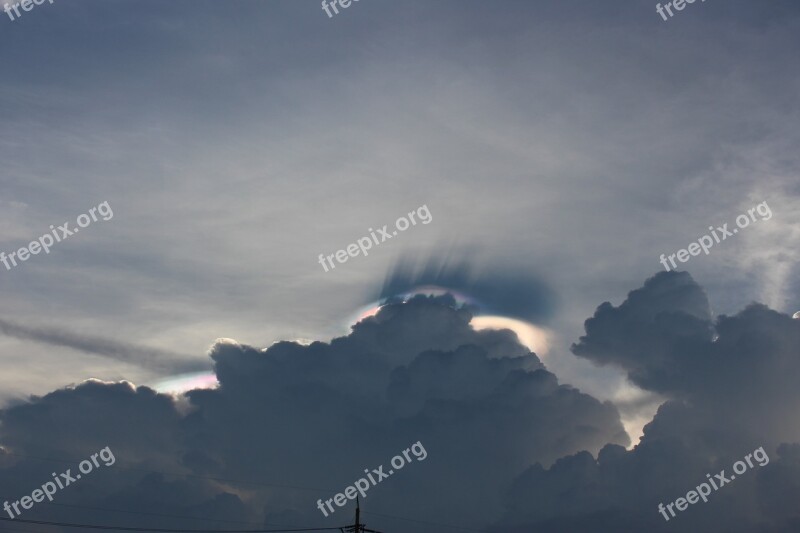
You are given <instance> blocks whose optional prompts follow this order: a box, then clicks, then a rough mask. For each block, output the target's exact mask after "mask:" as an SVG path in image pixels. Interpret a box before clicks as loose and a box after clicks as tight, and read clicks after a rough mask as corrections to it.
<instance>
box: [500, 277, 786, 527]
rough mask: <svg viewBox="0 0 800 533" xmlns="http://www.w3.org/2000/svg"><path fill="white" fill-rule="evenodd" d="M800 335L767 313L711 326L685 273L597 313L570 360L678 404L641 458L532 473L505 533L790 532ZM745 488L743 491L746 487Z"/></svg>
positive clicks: (580, 457)
mask: <svg viewBox="0 0 800 533" xmlns="http://www.w3.org/2000/svg"><path fill="white" fill-rule="evenodd" d="M798 346H800V324H798V322H797V321H796V320H792V319H791V318H790V317H789V316H787V315H784V314H781V313H777V312H775V311H772V310H770V309H768V308H766V307H765V306H762V305H757V304H754V305H751V306H749V307H747V308H746V309H744V310H743V311H742V312H740V313H739V314H737V315H735V316H732V317H727V316H721V317H719V318H718V319H717V320H716V321H712V319H711V318H710V316H709V313H708V302H707V301H706V298H705V295H704V293H703V291H702V289H701V288H700V287H699V286H697V284H696V283H694V281H693V280H692V279H691V277H690V276H689V275H688V274H686V273H660V274H658V275H656V276H655V277H653V278H651V279H649V280H647V282H646V283H645V285H644V287H643V288H641V289H638V290H636V291H633V292H631V293H630V294H629V295H628V298H627V300H626V301H625V302H623V303H622V304H621V305H620V306H619V307H613V306H612V305H610V304H609V303H607V302H606V303H604V304H603V305H601V306H600V307H599V308H598V310H597V312H596V313H595V315H594V317H593V318H591V319H589V320H587V321H586V335H585V336H584V337H582V338H581V340H580V342H579V343H577V344H576V345H575V346H574V347H573V349H574V351H575V353H576V354H577V355H579V356H581V357H586V358H588V359H590V360H593V361H595V362H598V363H602V364H613V365H618V366H620V367H621V368H623V369H625V370H626V371H627V372H628V373H629V376H630V377H631V379H632V380H633V381H635V382H636V383H637V384H639V385H640V386H642V387H644V388H646V389H649V390H653V391H658V392H659V393H661V394H663V395H665V396H667V397H668V398H671V399H670V401H668V402H667V403H665V404H664V405H662V406H661V408H660V409H659V410H658V413H657V414H656V416H655V418H654V420H653V421H652V422H651V423H650V424H648V425H647V426H646V427H645V431H644V436H643V438H642V440H641V441H640V443H639V445H637V446H636V447H635V448H634V449H633V450H631V451H626V450H624V449H623V448H621V447H619V446H614V445H609V446H607V447H605V448H604V449H603V450H602V451H601V452H600V454H599V456H598V457H597V459H596V460H595V458H593V457H592V456H591V455H590V454H588V453H580V454H575V455H572V456H570V457H565V458H563V459H561V460H560V461H558V462H557V463H556V464H555V465H553V466H552V467H551V468H549V469H545V468H542V467H541V466H538V465H536V466H534V467H531V468H529V469H528V470H527V471H526V472H525V473H524V474H523V475H521V476H520V477H519V478H518V479H517V480H516V482H515V485H514V488H513V489H512V491H510V493H509V499H508V505H509V511H508V515H507V517H506V519H505V521H504V522H503V523H502V525H501V526H499V527H498V529H497V530H498V531H505V532H512V531H522V530H523V528H524V530H525V531H530V530H531V529H534V530H537V531H545V532H548V531H565V530H569V531H572V532H577V533H580V532H587V533H588V532H589V531H593V532H612V531H613V532H616V531H634V530H635V531H698V532H699V531H703V532H722V531H734V532H740V531H741V532H745V531H763V532H767V531H770V532H782V531H791V530H792V527H796V525H797V523H798V522H797V516H796V513H795V512H794V511H792V509H794V507H793V506H790V505H787V503H786V502H787V501H788V500H787V498H792V497H797V494H798V488H799V487H800V483H798V479H800V478H799V477H798V473H800V472H799V471H798V464H799V463H798V457H800V456H799V455H798V453H797V450H798V449H800V445H798V442H800V428H798V427H797V425H796V424H794V423H793V422H791V421H792V420H794V418H795V417H796V413H797V410H798V408H800V392H799V391H798V389H797V386H796V382H795V379H794V376H796V375H797V374H798V372H800V357H798V355H800V352H799V351H798ZM760 446H763V447H764V449H765V451H766V453H767V454H768V456H769V458H770V462H769V464H768V465H766V466H764V467H758V466H756V467H755V469H753V470H749V471H748V472H747V473H746V474H745V475H742V476H739V477H737V479H736V481H735V483H733V484H731V485H730V486H726V487H724V490H720V491H719V492H714V493H712V495H711V496H710V497H709V502H708V503H702V502H701V503H698V504H695V505H691V506H690V508H689V510H687V511H685V512H682V513H678V516H677V517H675V518H672V519H671V520H670V522H669V523H667V522H666V521H665V520H664V519H663V517H662V516H661V515H660V514H659V513H658V507H657V506H658V504H659V503H664V504H667V503H670V502H672V501H674V500H675V499H676V498H678V497H681V496H685V495H686V493H687V492H688V491H689V490H692V489H693V488H694V487H696V486H697V485H698V484H700V483H702V482H704V481H705V475H706V474H707V473H711V474H712V475H713V474H716V473H718V472H719V471H720V470H722V469H725V470H726V471H727V472H728V473H730V472H731V466H732V464H733V463H734V462H735V461H737V460H739V459H742V458H743V457H744V456H745V455H746V454H747V453H750V452H752V451H753V450H755V449H756V448H758V447H760ZM739 478H741V479H739Z"/></svg>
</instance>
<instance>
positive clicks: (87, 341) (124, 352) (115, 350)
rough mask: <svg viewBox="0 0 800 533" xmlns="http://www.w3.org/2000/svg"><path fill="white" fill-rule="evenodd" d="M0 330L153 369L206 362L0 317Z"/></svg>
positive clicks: (190, 366)
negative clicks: (18, 322) (25, 324)
mask: <svg viewBox="0 0 800 533" xmlns="http://www.w3.org/2000/svg"><path fill="white" fill-rule="evenodd" d="M0 332H2V333H3V334H5V335H8V336H10V337H15V338H17V339H25V340H32V341H34V342H41V343H44V344H50V345H52V346H64V347H66V348H72V349H73V350H78V351H81V352H84V353H89V354H94V355H101V356H103V357H108V358H109V359H114V360H116V361H122V362H124V363H129V364H133V365H137V366H141V367H144V368H148V369H153V370H160V371H164V370H169V371H172V372H191V371H198V370H204V369H207V368H208V364H207V363H205V362H202V361H197V360H194V361H193V360H192V358H191V357H190V356H187V355H181V354H178V353H174V352H169V351H165V350H158V349H155V348H148V347H145V346H140V345H136V344H130V343H125V342H119V341H115V340H111V339H107V338H103V337H95V336H90V335H80V334H76V333H72V332H69V331H65V330H63V329H59V328H53V327H29V326H23V325H21V324H16V323H14V322H10V321H8V320H3V319H0Z"/></svg>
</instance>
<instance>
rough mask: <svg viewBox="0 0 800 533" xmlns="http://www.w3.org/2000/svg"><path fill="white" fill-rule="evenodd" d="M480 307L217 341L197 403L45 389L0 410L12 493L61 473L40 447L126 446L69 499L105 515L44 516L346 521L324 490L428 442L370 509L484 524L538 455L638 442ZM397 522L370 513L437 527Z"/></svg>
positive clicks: (545, 458) (71, 453)
mask: <svg viewBox="0 0 800 533" xmlns="http://www.w3.org/2000/svg"><path fill="white" fill-rule="evenodd" d="M471 318H472V315H471V312H470V311H469V310H468V309H465V308H458V307H457V306H456V304H455V301H454V300H453V298H452V297H450V296H442V297H423V296H418V297H415V298H412V299H411V300H409V301H408V302H406V303H403V304H399V303H398V304H390V305H387V306H385V307H383V308H382V309H381V311H380V312H379V313H378V314H377V315H375V316H374V317H371V318H368V319H365V320H363V321H362V322H360V323H358V324H357V325H355V326H354V327H353V330H352V332H351V333H350V334H349V335H348V336H346V337H342V338H337V339H334V340H333V341H332V342H331V343H329V344H328V343H321V342H315V343H313V344H311V345H308V346H301V345H299V344H295V343H290V342H281V343H277V344H274V345H272V346H271V347H269V348H267V349H257V348H253V347H250V346H245V345H241V344H238V343H236V342H235V341H230V340H226V341H219V342H218V343H217V344H215V345H214V347H213V348H212V350H211V357H212V359H213V361H214V363H215V368H216V372H217V376H218V379H219V382H220V386H219V388H218V389H215V390H195V391H191V392H190V393H188V395H187V401H186V402H176V401H175V400H173V399H172V398H170V397H168V396H164V395H158V394H156V393H154V392H153V391H151V390H150V389H147V388H144V387H140V388H134V387H133V386H131V385H128V384H104V383H100V382H97V381H92V382H87V383H84V384H82V385H79V386H77V387H74V388H70V389H64V390H59V391H56V392H53V393H51V394H49V395H47V396H44V397H42V398H33V399H32V400H31V401H30V402H29V403H27V404H24V405H19V406H16V407H12V408H9V409H7V410H5V411H3V412H2V413H0V422H2V425H1V426H0V443H2V445H3V446H4V448H5V449H6V450H7V452H9V453H8V454H6V455H2V454H0V461H2V463H0V465H2V466H1V467H0V468H1V470H0V494H3V495H14V494H24V493H25V492H26V491H28V486H27V480H29V479H40V478H43V476H44V477H46V474H47V473H49V472H50V470H52V469H53V464H52V462H46V461H42V458H50V459H53V458H54V459H61V458H66V459H69V458H80V457H82V456H83V455H85V453H86V451H87V450H95V449H97V448H98V446H100V447H103V446H110V447H111V449H113V450H114V453H115V455H116V458H117V464H116V465H115V467H114V468H113V469H108V470H107V471H103V472H101V473H98V475H97V476H96V478H92V479H86V480H85V482H82V483H84V484H85V486H86V488H85V490H83V492H81V493H78V492H77V491H75V493H74V494H73V493H70V494H67V493H65V494H64V496H63V501H59V503H66V504H70V505H79V506H87V507H90V508H91V509H89V508H84V507H64V506H62V507H55V506H51V505H44V504H41V505H39V507H40V508H41V509H39V507H37V513H40V514H38V515H37V517H45V518H51V519H52V518H57V519H59V520H62V521H84V522H86V521H88V522H92V523H105V524H108V523H113V524H120V523H121V521H122V520H123V519H124V522H125V524H126V525H130V524H131V523H134V524H136V525H140V526H151V527H152V526H156V525H158V526H164V524H166V525H167V527H168V526H170V525H172V526H180V527H190V526H195V527H197V526H198V525H199V524H198V523H197V522H192V521H191V520H188V521H187V519H186V518H178V517H186V516H193V517H206V518H209V519H212V521H209V522H208V524H207V525H209V524H210V525H216V526H219V527H222V526H223V525H226V524H227V527H231V524H230V523H227V522H222V521H232V522H242V521H244V522H254V523H255V524H259V525H260V524H268V525H270V526H271V525H279V526H297V525H299V526H306V525H315V524H316V525H324V526H339V525H345V524H347V523H348V521H349V520H350V519H351V518H352V517H351V515H350V513H349V512H347V514H344V513H345V511H344V510H341V511H340V512H337V513H335V514H333V515H332V516H330V517H328V518H325V517H323V516H322V515H321V514H320V513H319V511H318V510H317V507H316V501H317V499H318V498H321V497H330V494H332V493H333V492H336V488H337V487H343V486H345V485H347V484H349V483H350V482H352V480H353V479H354V476H356V477H358V476H361V475H362V472H363V471H364V468H366V467H369V466H374V465H376V464H382V463H384V462H385V461H386V458H387V457H391V455H393V454H394V453H396V451H397V450H398V449H402V447H404V446H406V445H407V444H408V443H410V442H417V441H421V442H423V443H424V444H425V448H426V450H427V452H428V454H429V456H428V458H427V460H426V461H425V462H424V463H419V465H418V467H417V468H414V469H409V470H408V471H404V472H403V475H402V476H393V477H392V478H390V479H389V480H386V481H384V482H382V483H381V485H380V486H378V487H375V489H374V490H372V491H370V494H369V498H368V501H366V502H364V503H365V510H366V511H367V512H370V511H371V512H375V513H382V514H387V515H395V516H396V515H400V516H403V517H408V518H413V519H417V520H422V521H431V522H436V521H437V520H438V521H441V520H442V517H447V519H446V521H447V522H448V523H457V524H463V525H467V526H474V525H476V524H487V523H489V522H491V521H494V520H499V519H500V518H501V516H502V512H503V504H504V502H503V494H504V492H505V491H506V490H507V488H508V487H510V486H511V483H512V481H513V480H514V478H515V477H516V476H517V475H518V474H519V473H520V472H522V471H523V470H524V469H525V468H527V467H528V466H530V465H532V464H536V463H539V464H543V465H547V466H549V465H551V464H553V462H554V461H556V460H557V459H559V458H560V457H563V456H565V455H569V454H574V453H578V452H580V451H582V450H588V451H590V452H592V453H597V452H598V451H599V450H600V448H601V447H603V446H604V445H606V444H607V443H609V442H611V443H615V444H617V445H627V444H628V438H627V436H626V435H625V433H624V431H623V428H622V426H621V424H620V421H619V415H618V413H617V411H616V409H615V408H614V407H613V406H612V405H610V404H603V403H601V402H598V401H597V400H595V399H594V398H592V397H590V396H588V395H586V394H583V393H581V392H580V391H578V390H576V389H574V388H572V387H568V386H564V385H559V383H558V381H557V379H556V377H555V376H554V375H553V374H551V373H550V372H548V371H547V370H546V369H545V368H544V367H543V365H542V363H541V362H540V361H539V359H538V358H537V357H536V355H535V354H533V353H531V352H529V351H528V350H527V348H525V347H524V346H522V345H521V344H520V343H519V342H518V340H517V339H516V337H515V335H514V334H513V333H511V332H509V331H488V330H487V331H480V332H476V331H475V330H473V329H472V328H471V327H470V324H469V322H470V320H471ZM48 469H50V470H48ZM174 474H184V475H174ZM82 487H83V485H82ZM332 491H333V492H332ZM106 509H123V510H134V511H142V512H147V513H151V514H127V515H121V514H118V513H115V512H112V511H107V510H106ZM164 515H169V516H164ZM365 516H366V517H369V516H370V515H369V514H367V515H365ZM217 520H218V521H220V522H216V521H217ZM390 520H392V519H389V518H386V517H381V516H378V515H373V516H372V517H371V519H370V520H369V523H370V524H372V525H375V526H377V525H378V524H383V525H384V527H385V528H389V529H394V530H398V529H401V530H403V531H425V530H426V529H425V528H426V527H427V528H429V527H430V526H424V525H422V524H415V523H414V522H399V521H393V522H392V521H390ZM381 521H382V522H381ZM200 525H202V524H200Z"/></svg>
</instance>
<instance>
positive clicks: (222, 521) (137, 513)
mask: <svg viewBox="0 0 800 533" xmlns="http://www.w3.org/2000/svg"><path fill="white" fill-rule="evenodd" d="M0 498H3V499H5V500H9V501H13V500H14V498H11V497H10V496H0ZM39 503H40V505H55V506H57V507H73V508H75V509H92V510H95V511H108V512H112V513H127V514H135V515H142V516H145V515H150V516H163V517H166V518H184V519H187V520H201V521H204V522H221V523H229V524H247V525H254V526H258V525H268V526H276V527H277V526H279V525H280V524H258V523H256V522H243V521H241V520H222V519H220V518H208V517H205V516H186V515H177V514H165V513H153V512H148V511H132V510H130V509H111V508H109V507H94V506H90V505H77V504H70V503H55V502H39Z"/></svg>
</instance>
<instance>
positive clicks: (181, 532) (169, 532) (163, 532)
mask: <svg viewBox="0 0 800 533" xmlns="http://www.w3.org/2000/svg"><path fill="white" fill-rule="evenodd" d="M0 520H4V521H6V522H16V523H20V524H36V525H42V526H58V527H80V528H84V529H102V530H106V531H138V532H150V533H290V532H299V531H336V530H341V529H342V528H340V527H304V528H296V529H164V528H143V527H123V526H119V527H117V526H107V525H99V524H72V523H67V522H47V521H44V520H23V519H20V518H6V517H4V516H0Z"/></svg>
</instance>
